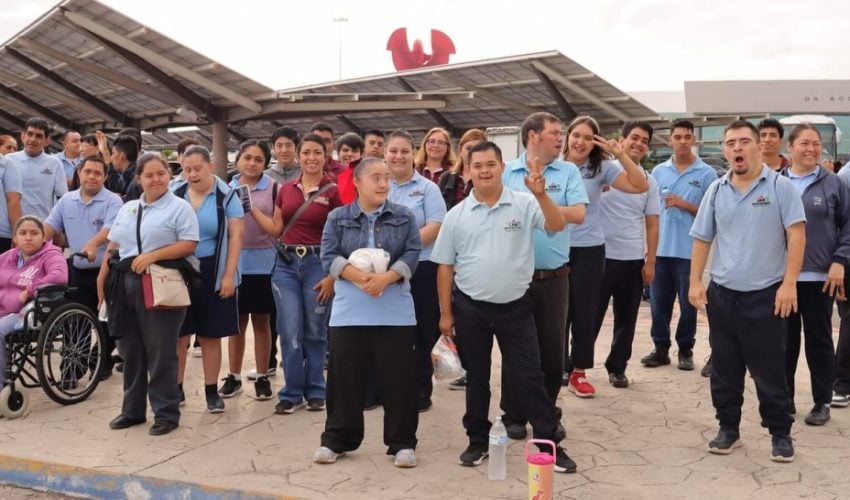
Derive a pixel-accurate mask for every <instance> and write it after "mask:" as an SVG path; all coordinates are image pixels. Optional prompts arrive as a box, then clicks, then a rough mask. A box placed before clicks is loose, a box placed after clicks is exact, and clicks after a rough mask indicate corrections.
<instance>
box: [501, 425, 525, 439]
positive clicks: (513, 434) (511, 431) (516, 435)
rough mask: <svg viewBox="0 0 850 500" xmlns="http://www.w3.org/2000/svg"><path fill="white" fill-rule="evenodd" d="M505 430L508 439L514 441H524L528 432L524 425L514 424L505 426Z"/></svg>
mask: <svg viewBox="0 0 850 500" xmlns="http://www.w3.org/2000/svg"><path fill="white" fill-rule="evenodd" d="M505 430H506V431H507V432H508V437H509V438H511V439H513V440H514V441H518V440H520V439H525V437H526V436H527V435H528V430H527V429H526V428H525V425H522V424H519V423H516V422H514V423H510V424H507V425H505Z"/></svg>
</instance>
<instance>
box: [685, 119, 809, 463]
mask: <svg viewBox="0 0 850 500" xmlns="http://www.w3.org/2000/svg"><path fill="white" fill-rule="evenodd" d="M758 143H759V135H758V130H757V129H756V127H755V126H754V125H753V124H752V123H750V122H748V121H746V120H739V121H736V122H733V123H732V124H730V125H729V126H728V127H726V130H725V132H724V134H723V154H724V156H725V157H726V160H727V161H728V162H729V165H730V167H731V168H730V170H729V172H728V173H727V174H726V175H725V176H724V177H723V178H721V179H719V180H717V181H715V182H714V183H713V184H712V186H711V188H710V189H709V192H708V194H707V195H706V197H705V198H704V199H703V201H702V203H701V204H700V208H699V212H698V213H697V217H696V220H695V221H694V224H693V227H692V228H691V232H690V234H691V236H693V238H694V249H693V253H692V258H691V260H692V265H691V275H690V290H689V292H688V298H689V300H690V302H691V304H692V305H693V306H694V307H702V306H706V308H707V312H708V324H709V336H710V340H711V347H712V363H713V367H712V371H711V400H712V403H713V404H714V408H715V411H716V416H717V420H718V422H719V423H720V430H719V432H718V433H717V437H715V438H714V439H712V440H711V441H710V442H709V443H708V451H709V452H711V453H715V454H721V455H728V454H729V453H731V452H732V449H733V448H735V447H737V446H740V437H739V436H740V434H739V430H738V429H739V425H740V423H741V406H742V404H743V402H744V379H745V377H746V372H747V371H749V372H750V374H752V377H753V379H754V380H755V381H756V389H757V391H756V392H757V394H758V399H759V413H760V414H761V424H762V426H763V427H767V428H768V429H769V431H770V434H771V436H772V441H773V448H772V451H771V457H770V458H771V460H773V461H775V462H791V461H793V460H794V446H793V444H792V443H791V437H790V433H791V424H792V423H793V422H794V419H793V417H792V416H791V411H790V410H791V407H790V401H789V392H788V385H787V383H786V381H785V345H786V341H787V340H786V337H787V322H786V318H787V317H788V316H789V315H790V314H791V313H792V312H794V311H796V310H797V277H798V275H799V274H800V269H801V268H802V265H803V250H804V248H805V244H806V233H805V223H806V215H805V212H804V210H803V202H802V201H801V198H800V193H799V191H797V189H796V188H795V187H794V185H793V184H792V183H791V181H789V180H788V179H787V178H785V177H782V176H781V175H779V174H778V173H776V172H774V171H772V170H770V169H769V168H767V167H766V166H765V165H764V164H763V163H762V162H761V155H760V152H759V144H758ZM712 241H716V243H717V244H716V248H715V249H714V257H713V261H712V264H711V284H710V285H709V289H708V292H707V293H706V290H705V287H704V286H703V284H702V275H703V271H704V270H705V264H706V261H707V260H708V254H709V250H710V249H711V243H712Z"/></svg>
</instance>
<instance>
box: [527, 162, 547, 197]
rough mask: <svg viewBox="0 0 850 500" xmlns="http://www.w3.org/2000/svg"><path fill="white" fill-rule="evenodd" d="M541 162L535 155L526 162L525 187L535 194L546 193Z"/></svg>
mask: <svg viewBox="0 0 850 500" xmlns="http://www.w3.org/2000/svg"><path fill="white" fill-rule="evenodd" d="M543 166H544V165H543V162H542V161H541V160H540V157H539V156H535V157H534V158H532V159H531V160H529V162H528V175H527V176H526V177H525V187H527V188H528V190H529V191H530V192H531V194H533V195H535V196H540V195H544V194H546V179H544V178H543Z"/></svg>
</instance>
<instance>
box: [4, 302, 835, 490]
mask: <svg viewBox="0 0 850 500" xmlns="http://www.w3.org/2000/svg"><path fill="white" fill-rule="evenodd" d="M700 322H701V324H700V327H699V339H698V343H697V348H696V355H697V357H698V358H702V356H704V355H705V354H706V353H707V351H706V349H707V347H706V344H707V342H706V330H707V329H706V326H705V322H704V319H702V318H701V319H700ZM610 330H611V328H610V318H608V319H607V320H606V325H605V327H604V328H603V333H602V334H601V336H600V339H599V342H598V343H597V347H598V352H597V355H596V359H597V362H598V364H597V369H595V370H593V371H591V372H590V376H591V380H592V381H593V382H594V383H595V384H596V386H597V389H598V395H597V397H596V398H594V399H588V400H581V399H578V398H575V397H574V396H573V395H572V394H569V393H566V392H564V393H563V395H562V396H561V401H560V405H561V406H562V407H563V408H564V424H565V426H566V428H567V433H568V436H567V440H566V441H565V443H564V444H565V446H566V447H567V448H568V452H569V453H570V455H571V456H572V457H574V458H575V460H576V461H577V462H578V466H579V472H578V473H577V474H572V475H557V476H556V478H555V481H556V491H557V498H564V499H566V498H604V499H612V500H613V499H619V498H623V499H641V498H647V499H649V498H651V499H663V498H700V499H703V498H724V499H736V498H764V499H770V500H773V499H775V498H783V499H784V498H815V499H820V498H823V499H831V498H848V497H850V474H848V472H850V466H848V465H847V464H848V463H850V409H845V410H841V409H838V410H834V411H833V419H832V421H831V422H830V423H829V424H828V425H826V426H825V427H822V428H812V427H808V426H806V425H804V424H803V423H802V416H803V415H804V414H805V412H806V411H807V410H808V408H809V406H810V402H811V398H810V393H809V391H808V385H809V384H808V370H807V369H806V368H805V363H804V362H803V363H801V366H800V370H799V373H798V383H797V384H798V388H799V389H798V390H799V394H798V395H797V406H798V408H799V409H800V412H801V415H799V416H798V418H797V424H796V425H795V427H794V431H793V436H794V439H795V445H796V447H797V460H796V462H794V463H792V464H775V463H773V462H771V461H770V460H769V458H768V454H769V450H770V438H769V437H768V435H767V432H766V430H764V429H762V428H760V427H759V425H758V422H759V419H758V413H757V411H756V403H755V393H754V389H753V387H752V383H751V381H748V389H747V394H746V402H745V409H744V422H743V424H742V429H741V431H742V438H743V441H744V447H743V448H740V449H738V450H736V451H735V453H734V454H733V455H731V456H727V457H719V456H712V455H709V454H707V453H706V452H705V446H706V443H707V442H708V440H709V439H710V438H711V437H713V435H714V433H715V421H714V417H713V410H712V408H711V401H710V397H709V391H708V381H707V379H704V378H702V377H700V376H699V373H698V371H694V372H682V371H679V370H677V369H676V368H674V367H663V368H657V369H647V368H643V367H640V366H639V365H638V364H637V363H636V362H635V363H633V364H632V366H631V368H630V369H629V372H628V375H629V377H630V378H631V381H632V385H631V387H630V388H629V389H625V390H619V389H614V388H612V387H611V386H610V385H609V384H608V383H607V377H606V376H605V374H604V369H602V368H601V361H602V360H604V357H605V355H606V354H607V348H606V346H607V345H609V343H610ZM648 330H649V310H648V307H642V309H641V316H640V319H639V324H638V339H636V341H635V352H634V356H633V358H634V359H635V360H636V359H637V358H639V357H640V356H642V355H644V354H646V353H647V352H648V351H649V350H650V349H651V347H650V345H651V342H650V341H649V334H648ZM248 352H251V349H250V348H249V349H248ZM496 360H497V362H496V363H494V375H495V374H496V373H498V372H497V370H498V369H499V363H498V355H497V354H496ZM697 364H698V366H697V368H699V366H700V365H701V363H697ZM225 366H226V364H225ZM249 367H250V366H249ZM249 367H248V368H249ZM189 373H190V374H193V375H191V376H190V377H189V379H188V380H187V393H188V394H187V396H188V404H187V406H186V407H185V409H184V413H183V418H182V421H181V428H180V429H179V430H178V431H176V432H174V433H172V434H171V435H169V436H166V437H163V438H153V437H150V436H148V434H147V428H146V427H136V428H132V429H130V430H127V431H121V432H114V431H110V430H109V429H108V428H107V423H108V422H109V420H110V419H111V418H113V417H114V416H115V415H116V414H117V412H118V408H119V402H120V398H121V382H120V379H119V378H117V377H113V378H112V379H110V380H109V381H107V382H106V383H104V385H103V386H102V387H100V388H98V391H97V392H96V393H95V394H94V395H93V396H92V398H91V399H90V400H88V401H86V402H84V403H83V404H80V405H77V406H74V407H65V408H63V407H59V406H57V405H56V404H54V403H52V402H50V401H49V400H48V399H47V398H46V397H45V396H44V395H43V394H41V393H40V392H38V391H32V392H30V395H31V397H32V403H31V411H30V413H29V414H28V415H27V416H26V417H25V418H22V419H19V420H6V421H4V420H0V474H2V473H3V471H4V470H5V469H8V468H9V467H14V466H15V465H16V464H19V463H24V464H25V468H26V469H27V470H28V471H38V470H41V469H39V467H41V465H39V464H63V465H61V466H56V467H59V468H58V469H55V468H54V469H50V470H51V472H49V473H42V475H43V476H45V477H46V480H48V481H56V480H57V476H58V475H61V474H67V475H69V476H71V480H70V481H69V483H68V484H77V485H85V484H87V482H89V483H91V482H98V481H99V483H98V484H100V483H103V482H104V480H103V479H102V478H100V476H97V477H98V478H99V479H92V478H93V477H95V476H93V475H97V474H101V473H102V474H117V475H130V477H131V478H135V479H139V480H145V481H147V480H150V481H154V482H157V484H171V483H173V482H189V483H198V484H200V485H203V486H204V487H205V488H225V489H230V490H242V491H246V492H254V493H258V494H267V495H272V496H294V497H300V498H345V499H359V498H364V499H365V498H370V499H371V498H470V499H473V498H524V497H525V495H526V488H527V487H526V483H525V480H526V476H525V474H526V467H525V462H524V459H523V457H522V445H523V443H521V442H512V443H511V445H510V447H509V450H508V476H507V480H505V481H488V480H487V469H486V466H484V467H479V468H464V467H460V466H458V465H456V462H457V457H458V454H459V453H460V451H462V449H463V448H464V447H465V445H466V437H465V435H464V432H463V429H462V427H461V423H460V419H461V415H462V413H463V393H462V392H455V391H449V390H448V388H447V385H446V382H445V381H439V382H437V384H436V387H435V395H434V398H433V399H434V408H433V410H431V411H430V412H428V413H425V414H422V415H421V419H420V425H419V434H418V435H419V439H420V446H419V448H418V450H417V455H418V458H419V462H420V465H419V467H417V468H415V469H409V470H399V469H396V468H394V467H393V466H392V462H391V459H390V457H388V456H386V455H384V451H385V450H384V447H383V445H382V444H381V418H382V414H383V412H382V411H381V410H380V409H379V410H375V411H372V412H368V413H367V415H366V427H367V429H366V433H367V436H366V441H365V443H364V445H363V447H362V448H361V449H360V450H358V451H357V452H355V453H353V454H351V455H349V456H347V457H345V458H343V459H341V460H340V461H339V462H338V463H337V464H335V465H330V466H321V465H315V464H312V463H311V462H310V457H311V456H312V453H313V451H314V450H315V448H316V446H317V445H318V443H319V434H320V432H321V430H322V427H323V424H324V416H325V415H324V413H308V412H306V411H300V412H298V413H296V414H294V415H289V416H278V415H273V414H272V413H273V409H274V401H267V402H257V401H254V400H253V399H251V398H249V397H248V396H247V395H245V394H243V395H241V396H239V397H236V398H234V399H230V400H228V401H227V405H228V407H227V411H226V412H225V413H223V414H220V415H210V414H207V413H206V412H205V411H204V404H203V386H202V381H201V379H200V375H199V374H200V360H199V359H192V358H190V365H189ZM493 380H496V381H497V380H498V376H494V378H493ZM274 382H275V385H276V386H279V385H280V384H281V382H282V377H280V376H278V377H277V378H275V379H274ZM249 389H252V388H251V387H249ZM498 393H499V390H498V387H495V386H494V389H493V395H494V398H493V400H494V401H497V398H498ZM496 414H497V408H496V405H495V404H493V405H492V406H491V415H493V416H495V415H496ZM65 466H72V467H65ZM55 470H59V471H60V473H57V472H55ZM125 477H126V476H125ZM87 478H88V479H87ZM80 487H82V486H80ZM123 488H124V489H123V495H124V496H127V497H130V498H135V497H144V496H145V495H144V494H143V493H140V492H138V491H135V490H133V489H132V488H129V489H128V487H127V486H126V485H125V486H124V487H123ZM62 491H69V490H67V489H62ZM208 491H212V492H213V493H210V494H211V495H213V496H214V495H215V491H220V490H208ZM25 493H26V492H25ZM5 494H6V492H5V491H3V490H0V498H3V495H5ZM190 496H191V495H190ZM9 497H10V498H15V497H14V496H9ZM154 497H156V496H154ZM24 498H26V497H24Z"/></svg>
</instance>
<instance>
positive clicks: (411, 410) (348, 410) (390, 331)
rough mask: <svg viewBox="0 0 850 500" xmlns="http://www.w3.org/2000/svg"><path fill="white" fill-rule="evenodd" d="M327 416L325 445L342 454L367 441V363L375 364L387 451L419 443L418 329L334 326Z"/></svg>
mask: <svg viewBox="0 0 850 500" xmlns="http://www.w3.org/2000/svg"><path fill="white" fill-rule="evenodd" d="M328 333H329V335H330V339H331V353H330V360H329V363H328V385H327V397H328V399H327V405H328V418H327V421H326V422H325V432H323V433H322V446H326V447H328V448H330V449H331V450H333V451H335V452H337V453H340V452H343V451H351V450H356V449H357V448H359V447H360V443H361V442H363V399H364V397H365V390H366V380H365V377H366V368H367V367H369V366H372V367H374V373H375V375H376V379H377V382H378V390H379V391H380V392H381V397H382V398H383V403H384V444H386V445H387V454H388V455H395V453H396V452H397V451H399V450H403V449H406V448H414V449H415V448H416V429H417V427H418V426H419V412H418V411H417V409H416V396H417V394H418V392H417V387H416V384H417V371H416V351H415V347H416V328H415V327H413V326H345V327H334V326H332V327H330V329H329V331H328Z"/></svg>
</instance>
